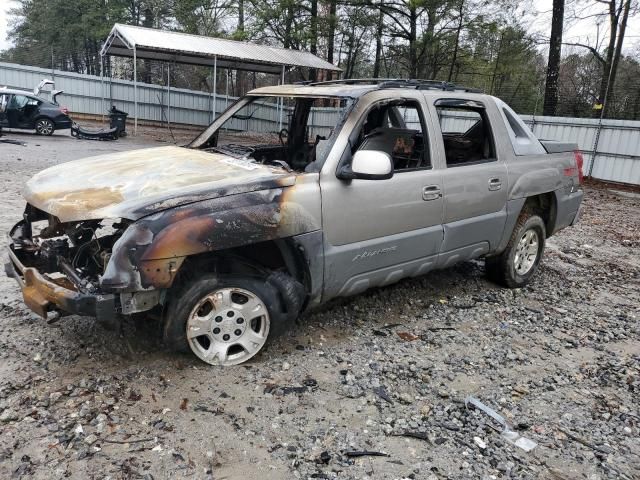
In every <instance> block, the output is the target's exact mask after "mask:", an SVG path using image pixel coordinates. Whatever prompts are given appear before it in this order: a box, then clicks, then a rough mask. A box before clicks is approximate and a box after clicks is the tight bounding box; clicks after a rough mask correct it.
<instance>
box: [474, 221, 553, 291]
mask: <svg viewBox="0 0 640 480" xmlns="http://www.w3.org/2000/svg"><path fill="white" fill-rule="evenodd" d="M545 238H546V228H545V225H544V221H543V220H542V218H540V216H539V215H536V214H534V213H531V212H528V211H524V212H522V213H521V214H520V217H519V218H518V221H517V223H516V225H515V227H514V229H513V233H512V234H511V238H510V239H509V243H508V244H507V248H505V250H504V251H503V252H502V253H501V254H500V255H497V256H495V257H489V258H487V259H486V261H485V269H486V272H487V276H488V277H489V279H491V280H492V281H494V282H496V283H498V284H500V285H503V286H505V287H508V288H520V287H524V286H525V285H527V284H528V283H529V282H530V281H531V278H532V277H533V275H534V274H535V273H536V271H537V270H538V265H539V264H540V260H541V259H542V254H543V252H544V245H545Z"/></svg>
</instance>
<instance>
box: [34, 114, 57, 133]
mask: <svg viewBox="0 0 640 480" xmlns="http://www.w3.org/2000/svg"><path fill="white" fill-rule="evenodd" d="M54 130H55V125H54V124H53V122H52V121H51V120H49V119H48V118H39V119H38V120H37V121H36V133H37V134H38V135H46V136H49V135H53V131H54Z"/></svg>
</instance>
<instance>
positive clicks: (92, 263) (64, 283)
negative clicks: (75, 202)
mask: <svg viewBox="0 0 640 480" xmlns="http://www.w3.org/2000/svg"><path fill="white" fill-rule="evenodd" d="M130 223H131V222H130V221H128V220H122V221H105V220H102V221H99V220H87V221H82V222H69V223H61V222H59V221H58V219H57V218H56V217H54V216H51V215H48V214H46V213H45V212H42V211H41V210H38V209H37V208H35V207H33V206H31V205H27V207H26V209H25V212H24V214H23V220H22V221H20V222H19V223H17V224H16V225H15V226H14V227H13V229H12V230H11V232H10V234H9V236H10V238H11V243H10V245H9V261H8V263H6V265H5V270H6V273H7V275H9V276H10V277H13V278H15V279H16V280H17V281H18V283H19V284H20V287H21V289H22V294H23V297H24V301H25V303H26V304H27V306H28V307H29V308H31V310H33V311H34V312H36V313H37V314H38V315H40V316H41V317H43V318H45V319H49V320H55V319H56V318H59V317H60V316H61V315H65V314H70V313H73V314H78V315H90V316H95V317H97V318H98V319H99V320H101V321H104V322H112V321H113V320H114V319H115V318H116V313H117V310H118V307H119V305H118V298H117V297H116V295H115V294H114V293H111V292H108V291H105V290H104V289H103V288H101V285H100V277H101V276H102V275H103V274H104V271H105V269H106V267H107V265H108V263H109V259H110V257H111V254H112V249H113V245H114V243H115V242H116V240H117V239H118V238H119V237H120V236H121V235H122V233H123V232H124V231H125V229H126V228H127V227H128V224H130ZM50 314H53V316H51V317H50Z"/></svg>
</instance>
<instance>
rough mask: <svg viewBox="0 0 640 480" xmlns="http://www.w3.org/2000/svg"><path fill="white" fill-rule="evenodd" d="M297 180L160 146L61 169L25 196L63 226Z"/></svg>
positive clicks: (38, 180)
mask: <svg viewBox="0 0 640 480" xmlns="http://www.w3.org/2000/svg"><path fill="white" fill-rule="evenodd" d="M295 181H296V180H295V175H293V174H292V173H289V172H287V171H286V170H285V169H284V168H281V167H272V166H267V165H261V164H258V163H254V162H249V161H247V160H241V159H236V158H233V157H230V156H227V155H222V154H219V153H215V152H205V151H199V150H193V149H187V148H182V147H158V148H150V149H143V150H134V151H130V152H120V153H114V154H108V155H100V156H97V157H93V158H90V159H85V160H78V161H72V162H68V163H64V164H60V165H56V166H54V167H51V168H48V169H46V170H44V171H42V172H40V173H38V174H36V175H35V176H34V177H33V178H31V180H29V181H28V182H27V185H26V187H25V191H24V197H25V199H26V200H27V202H28V203H29V204H31V205H33V206H34V207H37V208H38V209H40V210H42V211H44V212H47V213H49V214H50V215H53V216H55V217H56V218H58V219H59V220H60V221H61V222H74V221H81V220H101V219H104V218H126V219H129V220H137V219H139V218H142V217H144V216H147V215H149V214H152V213H155V212H159V211H162V210H166V209H168V208H172V207H176V206H179V205H184V204H187V203H192V202H198V201H201V200H205V199H211V198H219V197H224V196H227V195H235V194H238V193H245V192H252V191H258V190H265V189H269V188H274V187H283V186H287V185H293V184H294V183H295Z"/></svg>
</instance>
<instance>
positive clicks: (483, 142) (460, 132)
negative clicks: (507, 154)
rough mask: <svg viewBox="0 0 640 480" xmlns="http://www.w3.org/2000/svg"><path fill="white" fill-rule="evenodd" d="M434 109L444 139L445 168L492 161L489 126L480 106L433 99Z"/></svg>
mask: <svg viewBox="0 0 640 480" xmlns="http://www.w3.org/2000/svg"><path fill="white" fill-rule="evenodd" d="M447 103H448V102H447ZM436 111H437V112H438V121H439V122H440V131H441V132H442V140H443V142H444V150H445V155H446V159H447V167H460V166H464V165H473V164H477V163H483V162H491V161H495V160H496V154H495V147H494V145H493V137H492V135H491V127H490V125H489V121H488V120H487V115H486V113H485V111H484V108H477V107H474V106H463V105H461V106H451V105H448V104H444V105H438V103H437V102H436Z"/></svg>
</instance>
